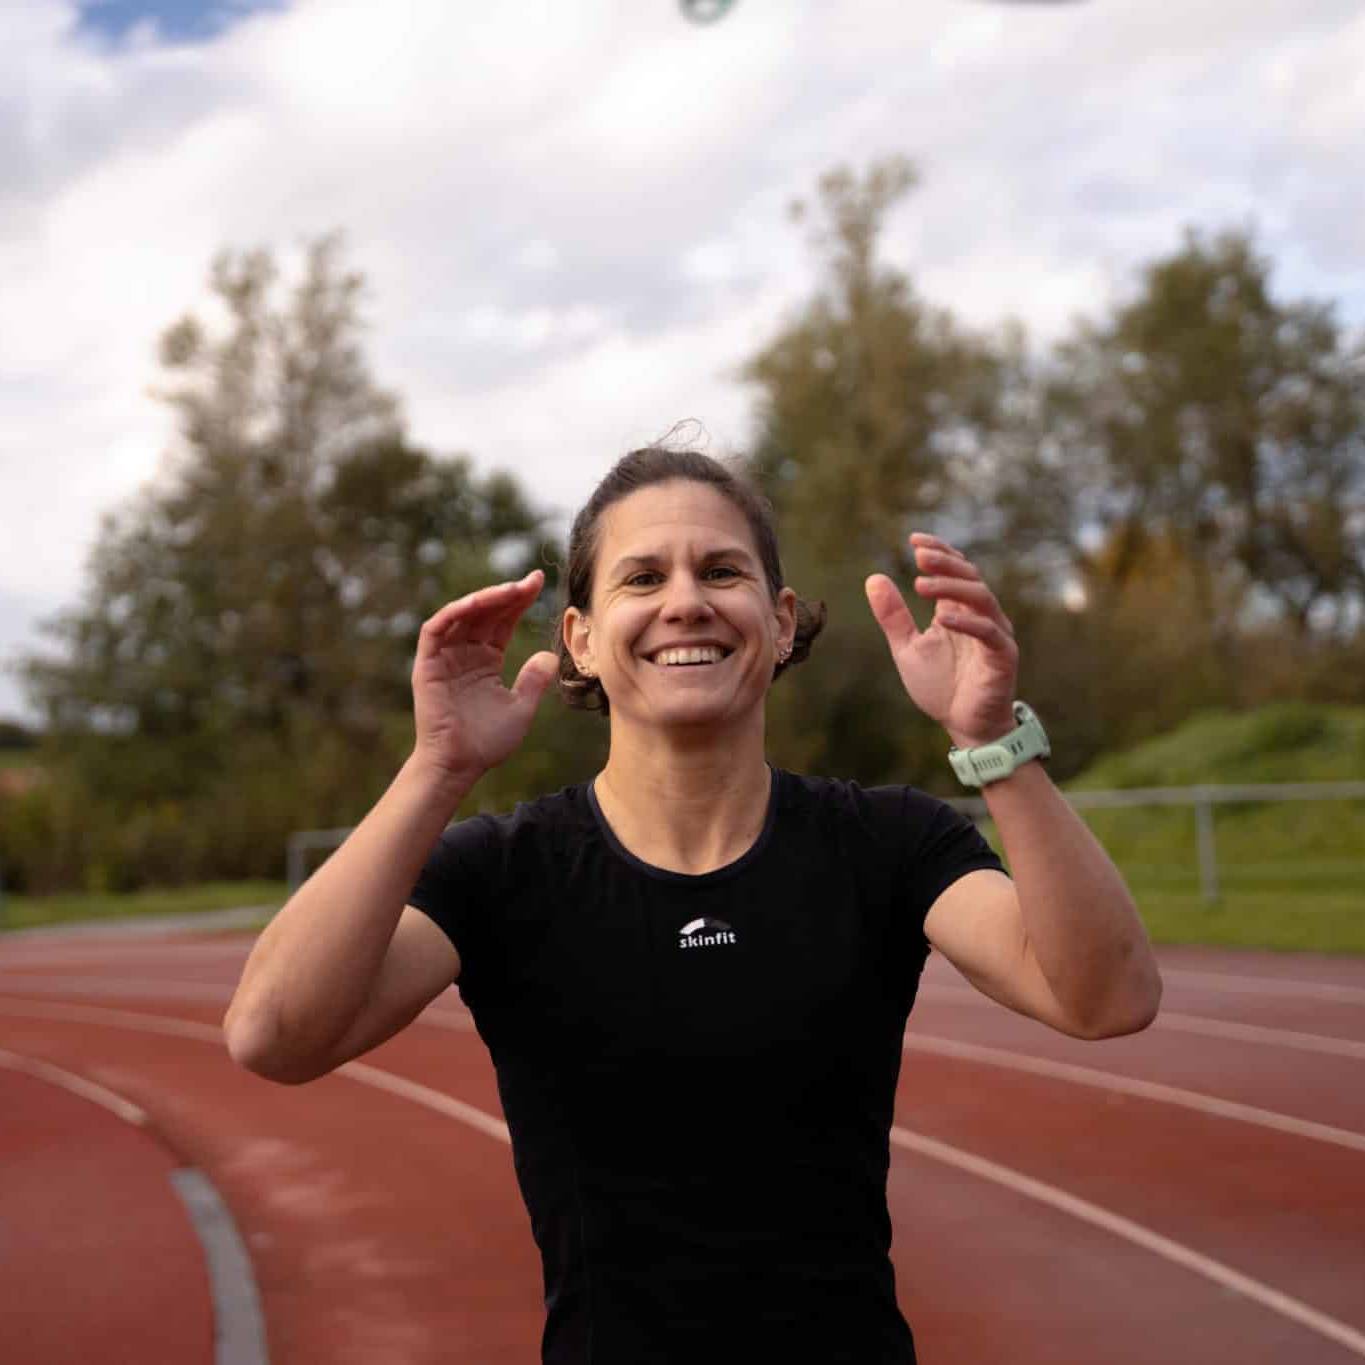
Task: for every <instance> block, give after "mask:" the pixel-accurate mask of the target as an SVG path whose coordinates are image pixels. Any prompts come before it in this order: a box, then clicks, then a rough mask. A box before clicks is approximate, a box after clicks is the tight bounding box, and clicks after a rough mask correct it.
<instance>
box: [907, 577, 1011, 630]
mask: <svg viewBox="0 0 1365 1365" xmlns="http://www.w3.org/2000/svg"><path fill="white" fill-rule="evenodd" d="M915 591H916V592H917V593H919V595H920V596H921V597H931V598H933V599H935V600H936V601H942V600H943V599H944V598H947V599H948V600H950V601H953V602H962V603H964V604H965V605H967V606H969V607H971V608H972V609H973V610H974V611H977V612H980V613H981V614H982V615H983V616H987V617H989V618H990V619H991V620H992V621H994V622H995V623H996V624H997V625H998V626H999V627H1000V628H1001V629H1002V630H1004V631H1006V632H1007V633H1008V634H1010V635H1013V634H1014V627H1013V626H1012V625H1011V624H1010V621H1009V618H1008V617H1007V616H1006V615H1005V613H1004V611H1003V610H1002V609H1001V606H1000V603H999V602H997V601H996V600H995V594H994V593H993V592H992V591H991V590H990V589H989V588H988V587H987V586H986V585H985V584H984V583H982V582H979V581H973V580H971V579H967V578H950V577H946V576H941V575H930V576H922V577H920V578H917V579H915Z"/></svg>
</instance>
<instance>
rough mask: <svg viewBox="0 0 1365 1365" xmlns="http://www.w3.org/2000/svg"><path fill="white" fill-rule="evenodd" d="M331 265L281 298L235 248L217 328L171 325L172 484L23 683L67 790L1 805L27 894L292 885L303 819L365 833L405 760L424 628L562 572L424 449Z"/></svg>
mask: <svg viewBox="0 0 1365 1365" xmlns="http://www.w3.org/2000/svg"><path fill="white" fill-rule="evenodd" d="M339 250H340V248H339V243H338V242H337V240H336V239H335V238H327V239H324V240H322V241H320V242H317V243H315V244H314V245H313V247H312V248H311V249H310V251H309V252H308V256H307V260H306V263H305V268H304V271H303V275H302V278H301V279H300V280H299V281H298V283H297V285H296V287H295V288H294V289H293V290H292V292H290V293H289V294H288V295H287V296H285V297H284V299H283V300H277V297H276V296H277V293H278V288H277V285H278V280H277V271H276V269H275V265H274V262H273V261H272V259H271V258H270V256H269V255H268V254H267V253H264V252H249V253H243V254H236V255H234V254H232V253H224V254H223V255H222V256H220V257H219V258H218V260H217V261H216V262H215V263H214V266H213V270H212V274H211V288H212V292H213V294H214V295H215V296H216V302H217V304H218V305H219V309H220V311H221V312H222V313H223V314H225V316H226V318H227V322H226V325H225V327H223V328H222V329H221V330H219V331H213V330H211V329H210V328H209V327H207V326H206V325H204V324H202V323H201V322H200V321H199V320H198V319H196V318H194V317H188V318H185V319H182V320H181V321H180V322H178V323H176V324H175V325H174V326H173V327H171V328H170V329H169V330H168V331H167V332H166V334H165V335H164V337H163V339H162V347H161V356H162V360H163V363H164V364H165V366H166V368H167V370H168V373H169V375H170V378H171V381H172V383H171V384H170V386H169V387H168V388H167V389H166V390H165V391H164V393H163V394H162V397H163V398H164V399H165V400H166V401H167V402H169V403H170V404H171V406H172V407H173V408H174V410H175V412H176V413H177V416H178V419H179V442H178V445H177V448H176V450H175V452H174V461H173V463H172V465H171V467H170V470H169V474H168V477H166V478H165V479H163V480H162V481H161V482H160V483H158V484H156V485H153V486H151V487H149V488H147V489H146V490H144V491H143V492H142V493H141V494H140V496H139V497H137V498H136V499H135V500H134V501H133V502H132V503H131V504H129V505H127V506H125V507H124V508H122V509H120V510H119V511H118V512H117V513H115V514H111V515H110V516H109V517H107V518H106V520H105V523H104V526H103V530H102V533H101V535H100V538H99V541H98V544H97V546H96V549H95V552H94V555H93V556H92V559H91V562H90V567H89V573H88V577H87V585H86V589H85V593H84V598H83V600H82V601H81V602H80V603H79V604H78V605H76V606H74V607H73V608H71V609H69V610H68V611H66V612H64V613H62V614H61V615H60V616H59V617H58V618H57V619H56V620H55V621H53V622H51V623H50V624H49V631H50V634H51V635H52V636H53V637H54V638H55V640H56V641H57V642H58V644H59V645H60V646H61V650H60V653H59V654H58V655H56V656H35V657H32V658H30V659H29V660H28V661H27V663H26V666H25V669H24V674H25V677H26V680H27V683H28V687H29V690H30V693H31V696H32V698H33V700H34V701H35V702H36V703H37V705H38V706H39V707H40V708H41V710H42V712H43V714H44V717H45V720H46V730H47V738H46V741H45V747H44V750H43V751H42V752H43V755H44V763H45V765H46V767H47V769H48V771H49V775H50V780H49V781H48V782H47V783H46V784H44V786H43V787H42V788H41V789H39V790H35V791H31V792H28V793H26V794H24V795H22V796H17V797H16V796H13V795H0V803H3V806H2V808H0V816H3V820H2V823H3V826H4V831H3V833H2V834H0V859H2V860H3V861H2V862H0V866H2V867H3V869H4V873H5V876H6V878H7V880H8V881H9V882H10V883H11V884H12V885H19V886H21V887H27V888H29V889H32V890H34V891H50V890H53V889H56V888H58V887H64V886H71V885H73V884H74V885H84V886H85V887H86V888H88V889H100V890H109V891H121V890H127V889H130V888H132V887H135V886H140V885H143V884H146V883H148V882H155V883H160V884H163V885H176V884H180V883H184V882H187V881H189V880H192V879H199V878H203V877H234V876H236V877H240V876H256V877H269V876H277V875H279V872H280V871H281V865H282V860H283V849H284V841H285V838H286V836H287V834H288V833H289V831H290V830H293V829H297V828H301V827H313V826H319V825H323V826H335V825H342V824H349V823H353V822H354V821H356V820H358V819H359V818H360V817H361V815H363V813H364V812H365V810H366V809H367V808H368V807H369V806H370V805H371V804H372V803H373V802H374V800H375V799H376V798H377V797H378V796H379V794H380V793H381V792H382V791H383V789H384V786H385V785H386V784H387V782H388V781H390V780H391V778H392V776H393V773H394V771H395V769H396V768H397V766H398V764H399V763H400V762H401V760H402V758H403V756H404V755H405V753H406V752H407V750H408V749H409V748H410V745H411V706H412V703H411V689H410V683H409V675H410V672H411V668H412V657H413V651H414V648H415V644H416V637H417V631H418V628H419V627H420V625H421V622H422V621H423V620H424V619H426V617H427V616H429V615H430V614H431V613H432V612H434V611H435V610H436V609H437V608H438V607H439V606H440V605H441V604H442V603H444V602H446V601H448V600H450V599H451V598H453V597H457V596H459V595H461V594H463V593H465V592H467V591H469V590H470V589H472V588H474V587H477V586H480V585H482V584H484V583H486V582H489V581H496V580H497V579H499V578H502V577H505V576H508V575H509V574H510V575H512V576H519V575H520V574H522V573H524V572H525V571H526V569H528V568H530V567H532V566H534V565H543V566H548V568H549V573H550V577H551V579H553V577H554V576H555V571H554V568H553V565H554V561H555V560H556V559H557V555H556V554H555V553H554V546H553V545H552V543H551V542H550V541H549V540H548V538H547V537H546V535H545V533H544V531H543V527H542V518H541V515H540V514H539V513H537V512H535V511H534V510H533V509H532V508H531V506H530V504H529V502H528V501H527V499H526V497H525V495H524V494H523V492H522V490H521V488H520V486H519V485H518V484H517V483H516V481H515V480H514V479H512V478H511V477H510V476H509V475H507V474H502V473H497V474H493V475H491V476H487V477H482V478H480V477H477V476H476V475H475V474H474V472H473V470H472V468H471V465H470V462H469V461H468V459H464V458H459V459H437V458H436V457H434V456H432V455H430V454H428V453H427V452H425V451H422V450H419V449H417V448H415V447H413V446H412V445H410V444H409V443H408V441H407V439H406V437H405V435H404V432H403V427H402V423H401V420H400V417H399V415H398V404H397V402H396V400H395V399H394V398H393V396H392V395H390V394H388V393H386V392H384V391H383V390H382V389H380V388H378V387H377V386H376V384H375V383H374V381H373V380H372V378H371V377H370V374H369V371H368V368H367V365H366V362H365V358H364V355H363V352H362V349H361V346H360V343H359V336H360V330H361V319H360V315H359V301H360V297H361V292H362V281H361V280H360V277H359V276H357V275H355V274H354V273H349V272H347V271H345V270H344V269H343V268H342V267H341V264H340V256H339ZM495 554H496V556H497V558H498V563H499V570H500V571H495V570H494V568H493V557H494V555H495ZM529 628H530V627H528V629H529Z"/></svg>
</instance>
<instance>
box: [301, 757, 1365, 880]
mask: <svg viewBox="0 0 1365 1365" xmlns="http://www.w3.org/2000/svg"><path fill="white" fill-rule="evenodd" d="M1062 794H1063V795H1064V796H1065V797H1066V799H1067V801H1069V802H1070V803H1071V805H1072V806H1074V807H1075V808H1076V809H1077V810H1116V809H1122V808H1126V807H1132V806H1193V807H1194V824H1195V841H1196V845H1197V847H1198V851H1199V886H1200V890H1201V891H1202V893H1203V896H1204V899H1205V900H1206V901H1209V902H1210V903H1212V902H1216V901H1217V900H1218V898H1219V883H1218V850H1217V843H1216V840H1215V837H1214V826H1213V808H1214V806H1219V805H1234V804H1238V803H1244V802H1250V801H1360V800H1365V781H1362V782H1262V783H1251V784H1248V785H1244V786H1217V785H1214V786H1198V787H1132V788H1129V789H1128V790H1126V791H1077V792H1063V793H1062ZM947 804H948V805H950V806H952V807H954V808H955V809H956V810H960V811H962V812H963V814H964V815H970V816H971V817H972V819H974V820H981V819H984V818H988V817H989V814H990V812H989V810H988V809H987V807H986V803H985V801H984V800H983V799H982V798H981V797H979V796H961V797H952V798H950V799H949V800H948V803H947ZM350 832H351V827H349V826H348V827H346V828H344V829H305V830H299V831H298V832H297V833H295V834H291V835H290V836H289V841H288V846H287V851H286V857H285V876H286V878H287V879H288V882H289V891H290V894H291V895H292V894H293V892H295V891H296V890H297V889H298V888H299V887H300V886H302V885H303V882H304V880H305V878H306V877H307V875H308V853H309V851H310V850H313V849H320V848H329V849H330V848H335V847H336V846H337V845H338V844H340V843H341V842H342V840H344V839H345V838H346V836H347V835H348V834H349V833H350Z"/></svg>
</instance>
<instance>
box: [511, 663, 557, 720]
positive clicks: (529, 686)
mask: <svg viewBox="0 0 1365 1365" xmlns="http://www.w3.org/2000/svg"><path fill="white" fill-rule="evenodd" d="M558 676H559V656H558V655H557V654H551V653H550V651H549V650H548V649H542V650H541V651H540V652H539V653H537V654H532V655H531V657H530V658H529V659H527V660H526V662H525V663H524V664H522V666H521V671H520V672H519V673H518V674H517V677H516V681H515V682H514V683H513V684H512V691H513V692H515V693H516V694H517V696H519V697H521V698H522V699H523V700H524V701H528V702H530V703H531V706H532V708H534V707H536V706H538V705H540V699H541V698H542V697H543V696H544V695H545V693H546V692H547V691H548V690H549V687H550V684H551V683H552V682H554V680H555V679H556V678H557V677H558Z"/></svg>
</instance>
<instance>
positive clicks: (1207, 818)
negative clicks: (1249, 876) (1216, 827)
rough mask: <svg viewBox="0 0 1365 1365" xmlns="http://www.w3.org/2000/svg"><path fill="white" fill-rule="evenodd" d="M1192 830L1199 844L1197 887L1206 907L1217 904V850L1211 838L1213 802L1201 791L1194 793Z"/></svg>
mask: <svg viewBox="0 0 1365 1365" xmlns="http://www.w3.org/2000/svg"><path fill="white" fill-rule="evenodd" d="M1194 828H1195V834H1196V836H1197V839H1198V844H1199V885H1200V887H1201V888H1202V889H1203V892H1204V903H1205V904H1206V905H1217V904H1218V850H1217V848H1216V846H1215V844H1214V838H1213V802H1212V801H1210V800H1209V797H1208V793H1207V792H1205V791H1203V790H1202V789H1200V790H1197V791H1196V793H1195V802H1194Z"/></svg>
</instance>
